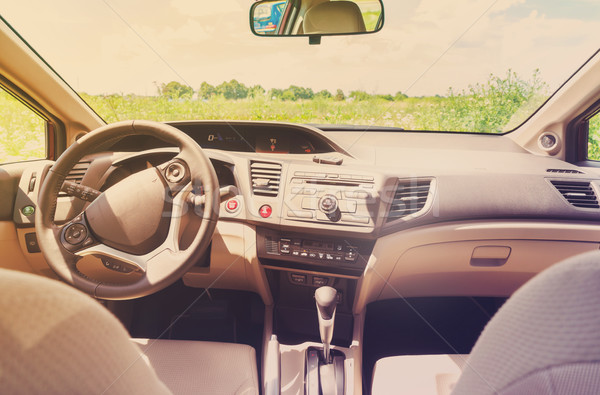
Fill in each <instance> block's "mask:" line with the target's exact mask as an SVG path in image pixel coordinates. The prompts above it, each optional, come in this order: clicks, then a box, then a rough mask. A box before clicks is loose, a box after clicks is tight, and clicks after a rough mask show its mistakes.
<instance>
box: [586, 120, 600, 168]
mask: <svg viewBox="0 0 600 395" xmlns="http://www.w3.org/2000/svg"><path fill="white" fill-rule="evenodd" d="M587 157H588V159H589V160H598V161H600V113H598V114H596V115H594V116H593V117H591V118H590V120H589V121H588V155H587Z"/></svg>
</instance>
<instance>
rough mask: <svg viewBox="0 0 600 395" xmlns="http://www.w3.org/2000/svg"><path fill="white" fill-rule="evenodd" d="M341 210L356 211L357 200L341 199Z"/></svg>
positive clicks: (343, 211)
mask: <svg viewBox="0 0 600 395" xmlns="http://www.w3.org/2000/svg"><path fill="white" fill-rule="evenodd" d="M339 205H340V212H342V213H355V212H356V202H355V201H354V200H340V201H339Z"/></svg>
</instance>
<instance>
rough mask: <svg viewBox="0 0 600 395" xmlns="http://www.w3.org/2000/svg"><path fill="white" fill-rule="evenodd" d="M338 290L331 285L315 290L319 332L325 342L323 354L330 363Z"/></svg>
mask: <svg viewBox="0 0 600 395" xmlns="http://www.w3.org/2000/svg"><path fill="white" fill-rule="evenodd" d="M336 296H337V291H336V290H335V288H331V287H320V288H317V290H316V291H315V300H316V302H317V315H318V316H319V333H320V335H321V341H322V342H323V356H324V357H325V363H329V345H330V344H331V339H332V338H333V324H334V321H335V307H336V304H337V298H336Z"/></svg>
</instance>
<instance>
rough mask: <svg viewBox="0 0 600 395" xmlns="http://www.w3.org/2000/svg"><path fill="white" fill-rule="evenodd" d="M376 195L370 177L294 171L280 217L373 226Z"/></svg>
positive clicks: (373, 182) (373, 181)
mask: <svg viewBox="0 0 600 395" xmlns="http://www.w3.org/2000/svg"><path fill="white" fill-rule="evenodd" d="M377 197H378V196H377V192H376V188H375V179H374V177H373V176H369V175H357V174H338V173H319V172H304V171H295V172H294V173H293V176H292V177H291V178H290V179H289V183H288V185H287V186H286V195H285V207H284V211H283V216H284V217H285V218H287V219H290V220H297V221H309V222H317V223H319V222H320V223H329V224H339V225H354V226H361V227H373V226H374V223H375V221H374V213H376V212H377V202H378V199H377Z"/></svg>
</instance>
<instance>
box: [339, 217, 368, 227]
mask: <svg viewBox="0 0 600 395" xmlns="http://www.w3.org/2000/svg"><path fill="white" fill-rule="evenodd" d="M342 221H343V222H353V223H356V224H365V225H366V224H368V223H369V217H359V216H356V215H351V214H344V215H342Z"/></svg>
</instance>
